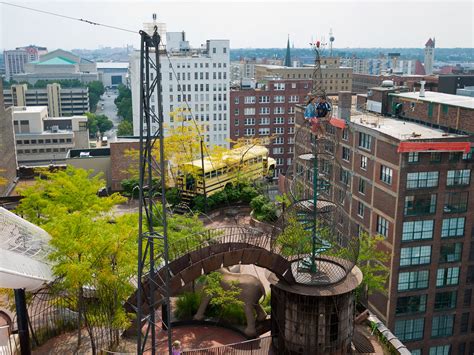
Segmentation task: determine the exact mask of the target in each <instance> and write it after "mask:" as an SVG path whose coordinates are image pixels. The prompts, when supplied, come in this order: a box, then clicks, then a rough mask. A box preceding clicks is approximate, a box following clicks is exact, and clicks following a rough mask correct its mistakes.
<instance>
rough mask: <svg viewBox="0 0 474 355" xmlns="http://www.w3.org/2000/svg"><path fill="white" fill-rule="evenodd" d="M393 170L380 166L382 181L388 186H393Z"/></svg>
mask: <svg viewBox="0 0 474 355" xmlns="http://www.w3.org/2000/svg"><path fill="white" fill-rule="evenodd" d="M392 176H393V170H392V169H390V168H388V167H386V166H385V165H382V166H380V180H382V181H383V182H384V183H386V184H388V185H392Z"/></svg>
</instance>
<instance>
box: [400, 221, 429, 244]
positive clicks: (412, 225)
mask: <svg viewBox="0 0 474 355" xmlns="http://www.w3.org/2000/svg"><path fill="white" fill-rule="evenodd" d="M433 228H434V220H431V219H430V220H424V221H411V222H403V231H402V240H403V241H411V240H421V239H432V238H433Z"/></svg>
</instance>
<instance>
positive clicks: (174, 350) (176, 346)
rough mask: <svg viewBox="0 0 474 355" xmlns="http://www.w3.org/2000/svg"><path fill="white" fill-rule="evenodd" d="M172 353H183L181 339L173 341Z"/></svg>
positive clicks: (176, 354) (175, 354) (178, 354)
mask: <svg viewBox="0 0 474 355" xmlns="http://www.w3.org/2000/svg"><path fill="white" fill-rule="evenodd" d="M171 353H172V355H181V342H180V341H179V340H175V341H174V342H173V348H172V352H171Z"/></svg>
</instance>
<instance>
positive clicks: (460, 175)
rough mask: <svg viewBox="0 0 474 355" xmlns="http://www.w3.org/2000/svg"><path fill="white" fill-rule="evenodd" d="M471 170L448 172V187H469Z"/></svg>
mask: <svg viewBox="0 0 474 355" xmlns="http://www.w3.org/2000/svg"><path fill="white" fill-rule="evenodd" d="M470 176H471V170H469V169H464V170H448V180H447V182H446V185H447V186H456V185H469V180H470Z"/></svg>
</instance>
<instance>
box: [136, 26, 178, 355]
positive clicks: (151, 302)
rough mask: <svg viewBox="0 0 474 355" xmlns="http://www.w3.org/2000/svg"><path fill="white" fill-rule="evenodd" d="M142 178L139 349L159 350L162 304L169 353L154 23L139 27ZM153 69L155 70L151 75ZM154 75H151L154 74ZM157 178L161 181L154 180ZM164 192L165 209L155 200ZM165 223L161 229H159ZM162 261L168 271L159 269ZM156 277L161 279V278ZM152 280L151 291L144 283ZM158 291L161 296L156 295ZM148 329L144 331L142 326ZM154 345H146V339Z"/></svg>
mask: <svg viewBox="0 0 474 355" xmlns="http://www.w3.org/2000/svg"><path fill="white" fill-rule="evenodd" d="M140 35H141V47H140V161H139V169H140V182H139V200H140V201H139V202H140V205H139V237H138V291H137V320H138V322H137V323H138V332H137V353H138V354H143V352H144V351H145V350H150V351H151V353H152V354H155V352H156V346H157V341H156V324H157V322H156V316H155V308H156V307H157V306H159V305H161V306H162V320H161V323H162V325H163V327H164V328H165V329H166V331H167V336H168V339H167V340H168V350H169V352H170V353H171V319H170V307H169V300H170V288H169V281H170V276H169V272H168V271H167V270H168V262H169V257H168V233H167V220H166V213H167V211H166V198H165V176H164V175H165V173H164V172H165V161H164V132H163V104H162V93H161V90H162V89H161V72H160V49H159V46H160V42H161V38H160V36H159V34H158V32H157V27H156V26H155V28H154V32H153V34H152V35H151V36H150V35H149V34H148V33H146V32H144V31H140ZM151 74H153V75H151ZM151 78H153V79H151ZM155 93H156V94H157V95H158V115H156V113H155V112H153V110H152V109H151V104H150V102H151V97H152V96H153V95H154V94H155ZM152 123H157V124H158V130H157V131H156V132H155V133H152V132H151V127H152ZM156 143H158V145H159V147H158V148H159V161H157V160H156V159H155V158H154V156H153V154H152V151H153V148H154V146H155V144H156ZM156 178H158V181H159V182H158V183H156V184H154V183H153V181H154V180H155V179H156ZM157 194H158V195H159V194H161V210H160V208H159V207H158V206H157V205H156V204H155V201H154V200H153V198H154V196H155V195H157ZM156 225H161V226H162V227H163V228H162V232H158V231H157V230H155V226H156ZM156 263H161V264H162V266H163V268H164V270H165V272H164V273H160V274H159V275H158V274H157V273H156V269H157V265H156ZM157 279H158V280H159V282H157ZM145 281H146V282H147V284H148V285H149V290H148V292H145V290H144V289H143V284H144V283H145ZM158 294H160V295H161V297H157V295H158ZM143 327H144V328H145V333H144V334H142V329H143ZM149 337H150V338H151V346H150V348H149V349H146V343H147V340H148V338H149Z"/></svg>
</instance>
